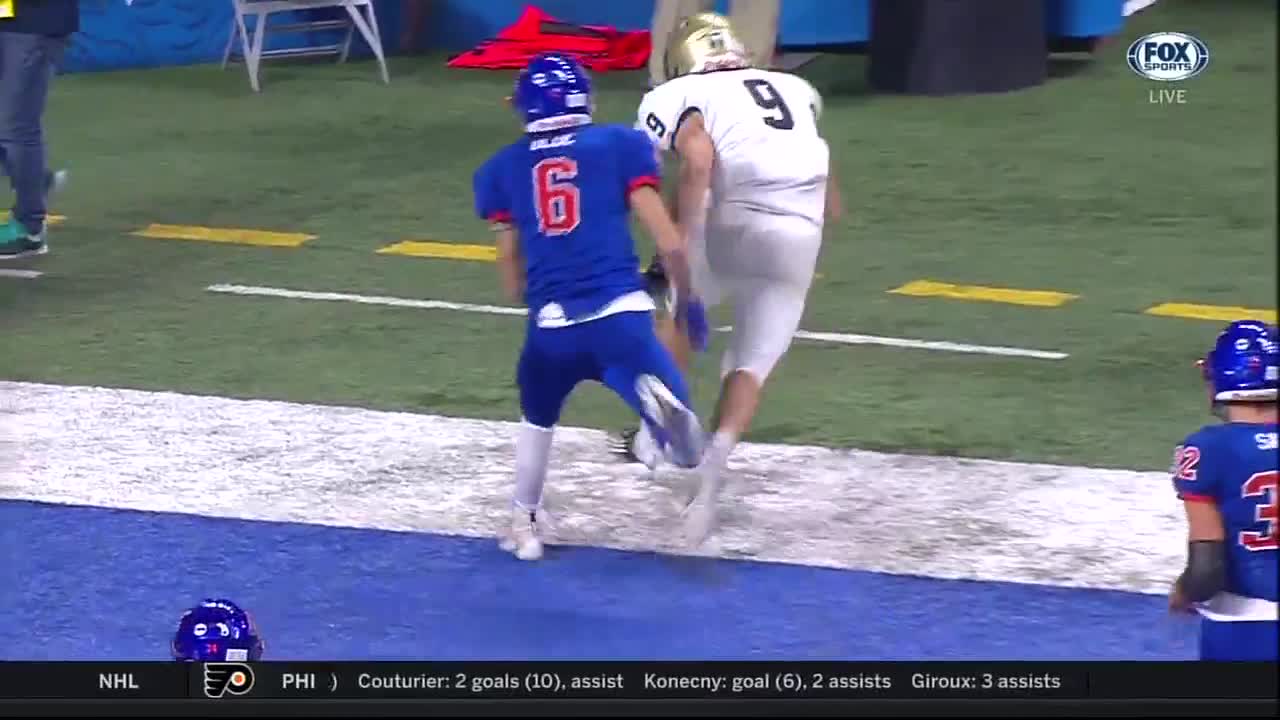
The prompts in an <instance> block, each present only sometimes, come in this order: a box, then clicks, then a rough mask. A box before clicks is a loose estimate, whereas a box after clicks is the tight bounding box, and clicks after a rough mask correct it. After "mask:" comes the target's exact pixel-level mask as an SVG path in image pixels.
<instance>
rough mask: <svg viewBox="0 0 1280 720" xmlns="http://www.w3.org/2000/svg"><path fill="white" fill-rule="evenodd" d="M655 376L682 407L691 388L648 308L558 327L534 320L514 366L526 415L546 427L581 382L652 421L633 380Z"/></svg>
mask: <svg viewBox="0 0 1280 720" xmlns="http://www.w3.org/2000/svg"><path fill="white" fill-rule="evenodd" d="M641 375H653V376H655V377H657V378H658V379H659V380H661V381H662V383H663V384H664V385H666V386H667V389H669V390H670V391H671V393H672V394H673V395H675V396H676V397H677V398H679V400H680V402H682V403H684V404H685V406H687V407H688V406H690V402H689V388H688V385H687V384H686V383H685V380H684V376H683V375H682V374H681V373H680V369H679V367H678V366H677V365H676V361H675V358H674V357H672V356H671V353H670V352H668V351H667V349H666V348H665V347H664V346H663V345H662V342H661V341H659V340H658V336H657V333H656V332H655V331H654V327H653V314H652V313H650V312H622V313H616V314H613V315H608V316H605V317H602V318H599V319H597V320H590V321H588V322H584V323H580V324H577V325H570V326H568V327H561V328H540V327H538V326H537V325H536V324H535V323H534V321H533V318H530V320H529V327H528V331H527V334H526V336H525V342H524V349H523V350H521V352H520V362H519V365H518V366H517V368H516V382H517V384H518V385H519V387H520V410H521V412H522V413H523V414H524V419H525V420H526V421H527V422H529V423H531V424H533V425H537V426H538V427H543V428H550V427H552V426H554V425H556V424H557V423H559V422H560V413H561V411H562V410H563V409H564V404H565V401H566V400H568V398H569V394H570V393H572V392H573V389H574V388H575V387H577V385H578V383H580V382H582V381H584V380H594V381H596V382H600V383H603V384H604V385H605V386H607V387H608V388H609V389H610V390H613V391H614V392H615V393H617V394H618V396H619V397H621V398H622V399H623V401H625V402H626V403H627V405H629V406H630V407H631V409H632V410H634V411H635V412H636V414H637V415H639V416H640V417H642V418H644V419H645V420H646V421H647V422H649V423H650V424H651V425H652V424H653V423H654V422H655V418H650V417H647V416H646V415H645V413H644V410H643V408H642V407H641V405H640V397H639V395H637V394H636V378H638V377H640V376H641Z"/></svg>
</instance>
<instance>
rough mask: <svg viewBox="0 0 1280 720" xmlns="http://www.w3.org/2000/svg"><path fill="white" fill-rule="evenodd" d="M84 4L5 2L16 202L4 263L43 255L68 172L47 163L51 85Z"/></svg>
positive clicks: (2, 127) (0, 50)
mask: <svg viewBox="0 0 1280 720" xmlns="http://www.w3.org/2000/svg"><path fill="white" fill-rule="evenodd" d="M79 29H80V7H79V4H78V0H0V169H2V170H3V171H4V174H5V175H7V176H8V177H9V184H10V185H12V186H13V192H14V195H15V196H16V200H15V202H14V205H13V210H12V212H11V213H10V214H9V218H8V221H7V222H5V223H3V224H0V260H6V259H10V258H17V257H23V256H26V255H43V254H44V253H46V252H48V251H49V247H48V245H47V244H46V242H45V215H46V213H47V205H48V199H49V195H50V193H51V192H53V191H54V190H56V189H57V188H58V187H59V186H60V185H61V184H62V183H63V182H64V180H65V178H66V174H65V173H62V172H58V173H54V172H50V171H49V169H48V167H47V165H46V161H45V141H44V129H43V118H44V108H45V101H46V100H47V99H48V96H49V85H50V84H51V83H52V82H53V77H54V74H55V73H56V72H57V68H58V63H59V62H61V61H62V55H63V53H64V52H65V51H66V48H67V44H68V41H69V40H70V38H71V35H72V33H75V32H76V31H77V30H79Z"/></svg>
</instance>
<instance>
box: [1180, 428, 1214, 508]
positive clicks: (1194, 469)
mask: <svg viewBox="0 0 1280 720" xmlns="http://www.w3.org/2000/svg"><path fill="white" fill-rule="evenodd" d="M1203 440H1204V438H1202V437H1200V436H1199V433H1197V434H1194V435H1191V436H1190V437H1188V438H1187V439H1186V440H1184V441H1183V442H1182V444H1181V445H1179V446H1178V447H1176V448H1174V451H1173V467H1171V468H1170V469H1169V471H1170V473H1171V474H1172V476H1173V489H1174V491H1175V492H1177V493H1178V498H1179V499H1181V500H1182V501H1183V502H1204V503H1217V502H1218V494H1219V493H1218V478H1217V477H1216V476H1215V473H1214V471H1213V467H1212V464H1211V463H1209V462H1208V461H1207V459H1206V458H1205V454H1206V445H1205V443H1204V442H1203Z"/></svg>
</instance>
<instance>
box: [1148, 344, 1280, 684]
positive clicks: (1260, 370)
mask: <svg viewBox="0 0 1280 720" xmlns="http://www.w3.org/2000/svg"><path fill="white" fill-rule="evenodd" d="M1201 367H1202V369H1203V372H1204V378H1205V381H1206V382H1207V384H1208V386H1209V399H1210V404H1211V407H1212V408H1213V412H1214V414H1215V415H1217V416H1218V417H1220V418H1221V419H1222V420H1223V421H1224V422H1223V423H1221V424H1214V425H1206V426H1205V427H1203V428H1201V429H1199V430H1197V431H1196V432H1194V433H1192V434H1191V435H1189V436H1187V439H1186V440H1184V441H1183V442H1182V444H1181V445H1179V446H1178V447H1177V450H1176V451H1175V452H1174V459H1173V468H1172V473H1173V484H1174V487H1175V488H1176V489H1177V492H1178V497H1179V498H1181V499H1182V502H1183V503H1184V505H1185V506H1186V512H1187V524H1188V530H1189V532H1188V538H1187V540H1188V557H1187V567H1186V570H1185V571H1184V572H1183V573H1182V575H1181V576H1180V577H1179V578H1178V581H1177V582H1176V583H1175V584H1174V587H1173V591H1172V592H1171V593H1170V595H1169V607H1170V608H1171V609H1172V610H1174V611H1177V612H1198V613H1199V614H1200V615H1201V621H1200V658H1201V659H1202V660H1271V661H1275V660H1276V659H1277V647H1278V646H1280V636H1278V635H1277V632H1276V628H1277V613H1276V602H1277V599H1278V598H1277V596H1276V579H1277V575H1278V574H1280V568H1278V567H1277V555H1276V545H1277V542H1276V539H1277V524H1278V523H1280V516H1278V515H1277V512H1276V510H1277V506H1278V505H1280V489H1277V487H1276V479H1277V476H1280V461H1278V456H1277V453H1278V452H1280V450H1278V447H1280V444H1278V443H1277V439H1276V415H1277V412H1276V399H1277V398H1276V394H1277V393H1276V391H1277V388H1280V336H1278V335H1277V332H1276V328H1274V327H1270V326H1267V325H1266V324H1264V323H1261V322H1256V321H1250V320H1245V321H1238V322H1233V323H1231V324H1230V325H1228V326H1227V328H1226V329H1225V330H1223V331H1222V333H1221V334H1219V335H1218V340H1217V342H1216V343H1215V344H1214V346H1213V349H1212V350H1210V351H1209V354H1208V356H1206V357H1205V358H1204V360H1202V361H1201Z"/></svg>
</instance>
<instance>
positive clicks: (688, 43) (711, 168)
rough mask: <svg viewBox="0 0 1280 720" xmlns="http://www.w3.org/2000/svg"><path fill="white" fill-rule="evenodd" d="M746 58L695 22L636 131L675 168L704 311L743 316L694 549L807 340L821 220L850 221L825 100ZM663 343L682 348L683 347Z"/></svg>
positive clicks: (724, 363) (736, 44) (638, 449)
mask: <svg viewBox="0 0 1280 720" xmlns="http://www.w3.org/2000/svg"><path fill="white" fill-rule="evenodd" d="M749 58H750V55H749V54H748V52H747V49H746V48H745V47H743V45H742V42H741V41H740V40H739V39H738V36H737V35H736V34H735V33H734V31H733V27H732V26H731V24H730V23H729V21H728V20H727V19H726V18H724V17H723V16H720V15H716V14H714V13H702V14H699V15H694V16H691V17H689V18H686V19H685V20H684V21H683V22H682V23H681V24H680V26H679V27H678V28H677V29H676V31H675V34H674V35H673V37H672V38H671V40H670V42H669V44H668V45H667V53H666V57H665V58H664V67H665V74H666V77H665V82H663V83H662V84H661V85H659V86H658V87H656V88H654V89H653V90H651V91H650V92H649V93H648V94H646V95H645V97H644V99H643V100H642V101H641V103H640V110H639V119H638V123H637V127H640V128H643V129H644V130H645V131H647V132H648V133H649V134H650V136H651V137H652V138H653V140H654V142H655V143H656V144H657V145H658V147H659V148H660V149H661V150H662V151H665V152H669V153H672V154H674V155H675V156H676V158H677V159H678V162H679V173H678V187H677V191H676V197H675V202H674V204H675V208H674V209H675V211H676V215H677V219H678V222H679V223H680V225H681V226H682V228H683V229H684V231H685V233H686V235H687V237H688V238H689V251H690V262H691V265H692V266H693V267H692V271H693V285H694V287H695V288H697V291H698V293H699V295H700V296H701V297H702V299H703V301H704V302H705V303H706V304H707V305H714V304H717V303H718V302H721V301H726V300H727V301H728V302H729V303H730V304H731V305H732V308H733V330H732V334H731V337H730V340H729V347H728V349H727V350H726V352H725V354H724V356H723V358H722V360H721V364H720V371H721V378H722V384H721V388H720V397H719V401H718V402H717V404H716V412H715V420H714V425H713V426H714V427H715V433H714V435H713V437H712V438H711V442H710V443H709V444H708V445H707V450H706V455H705V456H704V459H703V462H702V464H701V466H700V467H699V469H698V472H699V474H700V486H699V489H698V493H697V495H696V496H695V497H694V499H693V501H692V503H691V504H690V505H689V508H688V510H687V511H686V516H685V532H686V537H687V539H688V540H689V541H690V542H691V543H692V544H695V545H696V544H700V543H701V542H702V541H703V540H705V539H706V537H707V536H708V535H709V534H710V532H711V531H712V529H713V528H714V525H715V510H716V508H715V504H716V498H717V496H718V494H719V492H720V487H721V484H722V475H723V473H724V470H725V467H726V465H727V463H728V458H729V454H730V452H731V451H732V450H733V447H734V445H736V444H737V442H738V439H739V438H740V437H741V436H742V434H743V433H745V432H746V430H747V428H748V426H749V425H750V424H751V420H752V417H753V416H754V415H755V412H756V408H757V406H758V404H759V401H760V393H761V390H762V388H763V386H764V383H765V380H766V379H767V378H768V377H769V374H770V373H771V372H772V371H773V369H774V367H775V366H776V365H777V363H778V361H779V360H780V359H781V358H782V356H783V354H785V353H786V351H787V349H788V348H789V347H790V345H791V340H792V336H793V335H794V334H795V332H796V330H797V328H799V325H800V318H801V315H803V314H804V307H805V301H806V298H807V296H808V292H809V286H810V284H811V283H812V281H813V275H814V270H815V266H816V264H817V260H818V252H819V249H820V247H821V244H822V230H823V222H824V219H825V217H838V216H839V215H840V213H841V202H840V197H839V193H838V190H837V189H836V186H835V183H834V180H833V179H832V177H831V171H830V162H829V159H830V158H829V150H828V147H827V143H826V141H824V140H823V139H822V136H821V135H820V134H819V132H818V126H817V121H818V117H819V115H820V114H821V111H822V98H821V96H820V95H819V94H818V92H817V90H815V89H814V87H813V86H812V85H810V84H809V82H808V81H806V80H804V79H803V78H801V77H799V76H796V75H791V74H788V73H782V72H772V71H768V70H762V69H759V68H755V67H752V65H751V61H750V60H749ZM665 335H666V337H668V338H671V339H672V340H673V342H679V340H678V339H676V336H677V335H679V334H678V333H666V334H665ZM672 350H673V352H674V353H675V355H676V356H677V357H680V358H686V357H688V356H689V353H688V351H687V348H679V347H674V348H672ZM632 442H633V445H632V447H631V448H630V451H631V454H632V455H634V456H635V457H637V459H640V460H642V461H643V462H645V464H646V465H649V466H650V467H651V468H652V467H654V465H655V464H656V463H657V460H658V457H659V456H660V452H661V451H660V449H658V448H655V447H654V442H653V440H652V438H650V437H647V433H646V432H645V431H644V430H643V429H642V430H641V431H640V432H639V433H638V434H637V435H636V436H635V438H634V440H633V441H632ZM646 456H647V457H646Z"/></svg>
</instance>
